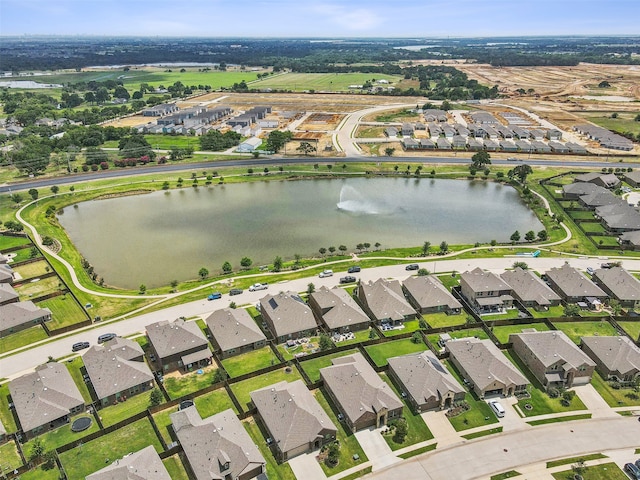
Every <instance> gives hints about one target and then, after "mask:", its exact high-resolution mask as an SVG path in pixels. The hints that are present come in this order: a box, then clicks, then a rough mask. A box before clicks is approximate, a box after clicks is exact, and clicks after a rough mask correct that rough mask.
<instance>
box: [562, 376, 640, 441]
mask: <svg viewBox="0 0 640 480" xmlns="http://www.w3.org/2000/svg"><path fill="white" fill-rule="evenodd" d="M573 390H575V392H576V395H578V397H580V400H582V403H584V405H585V407H587V410H589V411H590V412H591V414H592V415H593V417H594V418H596V417H616V416H618V414H617V413H616V412H615V411H614V410H612V409H611V407H610V406H609V404H608V403H607V402H605V401H604V399H603V398H602V397H601V396H600V394H599V393H598V392H597V391H596V389H595V388H594V387H593V385H591V384H590V383H589V384H587V385H581V386H579V387H573ZM638 445H640V440H638Z"/></svg>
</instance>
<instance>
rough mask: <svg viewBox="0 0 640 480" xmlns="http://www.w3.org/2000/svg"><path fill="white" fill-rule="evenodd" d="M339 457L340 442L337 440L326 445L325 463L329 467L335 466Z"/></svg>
mask: <svg viewBox="0 0 640 480" xmlns="http://www.w3.org/2000/svg"><path fill="white" fill-rule="evenodd" d="M339 458H340V444H339V443H338V442H332V443H330V444H329V446H328V447H327V458H326V460H325V463H326V464H327V465H328V466H329V467H335V466H336V465H337V464H338V459H339Z"/></svg>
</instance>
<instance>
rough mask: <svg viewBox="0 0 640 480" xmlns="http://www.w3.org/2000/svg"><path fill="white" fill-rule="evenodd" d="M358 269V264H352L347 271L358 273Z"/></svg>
mask: <svg viewBox="0 0 640 480" xmlns="http://www.w3.org/2000/svg"><path fill="white" fill-rule="evenodd" d="M360 270H361V268H360V267H359V266H358V265H354V266H353V267H349V270H347V273H358V272H359V271H360Z"/></svg>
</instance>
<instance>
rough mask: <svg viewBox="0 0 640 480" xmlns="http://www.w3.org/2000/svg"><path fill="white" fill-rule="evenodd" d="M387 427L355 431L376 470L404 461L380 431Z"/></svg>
mask: <svg viewBox="0 0 640 480" xmlns="http://www.w3.org/2000/svg"><path fill="white" fill-rule="evenodd" d="M385 428H386V427H383V428H373V427H371V428H369V429H367V430H360V431H359V432H356V433H355V436H356V438H357V439H358V442H360V446H361V447H362V450H364V453H365V454H366V455H367V457H368V458H369V461H370V462H371V467H372V469H373V470H374V471H375V470H379V469H381V468H384V467H388V466H389V465H393V464H394V463H397V462H400V461H402V459H400V458H398V457H396V456H395V455H394V454H393V452H392V451H391V447H389V445H388V444H387V442H386V441H385V439H384V437H383V436H382V434H381V433H380V432H381V431H382V430H384V429H385ZM298 478H302V477H298ZM305 480H306V479H305Z"/></svg>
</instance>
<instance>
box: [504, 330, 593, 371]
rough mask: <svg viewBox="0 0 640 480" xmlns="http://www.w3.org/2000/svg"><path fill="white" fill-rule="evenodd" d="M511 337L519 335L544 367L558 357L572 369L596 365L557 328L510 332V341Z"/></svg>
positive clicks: (551, 363) (556, 360)
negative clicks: (542, 330) (552, 329)
mask: <svg viewBox="0 0 640 480" xmlns="http://www.w3.org/2000/svg"><path fill="white" fill-rule="evenodd" d="M511 337H519V338H520V339H521V340H522V342H523V343H524V344H525V345H527V347H528V348H529V350H530V351H531V353H533V354H534V355H535V356H536V358H537V359H538V360H539V361H540V362H541V363H542V364H543V365H544V366H545V367H549V366H551V365H553V364H554V363H557V362H558V360H560V359H562V360H563V361H564V362H565V364H568V365H569V366H571V367H573V368H574V369H577V368H578V367H580V366H581V365H589V366H592V367H595V365H596V364H595V363H594V362H593V360H591V359H590V358H589V356H588V355H586V354H585V353H584V352H583V351H582V350H580V349H579V348H578V347H577V345H576V344H575V343H573V342H572V341H571V339H570V338H569V337H567V335H566V334H565V333H564V332H562V331H559V330H558V331H547V332H526V333H525V332H523V333H512V334H511V335H509V341H510V342H511V341H512V340H511Z"/></svg>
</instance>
